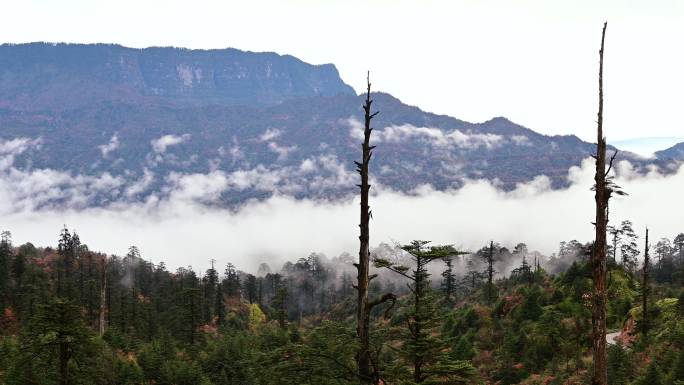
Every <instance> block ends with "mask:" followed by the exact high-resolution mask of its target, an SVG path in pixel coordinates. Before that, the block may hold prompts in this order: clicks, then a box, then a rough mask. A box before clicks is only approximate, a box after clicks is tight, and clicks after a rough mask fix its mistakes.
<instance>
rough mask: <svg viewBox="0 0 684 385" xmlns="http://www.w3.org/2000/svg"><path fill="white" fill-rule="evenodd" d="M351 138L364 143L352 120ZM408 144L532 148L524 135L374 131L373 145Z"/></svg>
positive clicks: (406, 128) (396, 129)
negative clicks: (421, 142) (505, 145)
mask: <svg viewBox="0 0 684 385" xmlns="http://www.w3.org/2000/svg"><path fill="white" fill-rule="evenodd" d="M347 123H348V125H349V127H350V131H349V134H350V136H351V137H352V138H354V139H358V140H363V125H362V124H361V122H360V121H359V120H358V119H356V118H353V117H352V118H349V119H348V120H347ZM408 140H420V141H424V142H425V143H428V144H430V145H431V146H434V147H440V148H450V147H457V148H461V149H467V150H473V149H477V148H486V149H488V150H491V149H495V148H498V147H501V146H503V145H504V144H507V143H510V144H513V145H517V146H528V145H530V144H531V143H530V141H529V138H528V137H526V136H524V135H511V136H503V135H497V134H491V133H476V132H463V131H460V130H452V131H445V130H442V129H439V128H435V127H416V126H413V125H411V124H402V125H398V126H387V127H384V128H382V129H374V130H373V142H374V143H402V142H406V141H408Z"/></svg>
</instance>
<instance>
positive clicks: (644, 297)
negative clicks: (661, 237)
mask: <svg viewBox="0 0 684 385" xmlns="http://www.w3.org/2000/svg"><path fill="white" fill-rule="evenodd" d="M649 249H650V246H649V244H648V227H647V228H646V245H645V246H644V269H643V280H642V282H641V310H642V313H641V314H642V316H641V332H642V333H643V336H644V340H645V339H646V337H647V336H648V329H649V326H650V317H649V316H650V314H649V310H648V296H649V294H650V293H651V287H650V281H649V278H650V277H649V274H650V270H651V257H650V255H649V254H648V251H649Z"/></svg>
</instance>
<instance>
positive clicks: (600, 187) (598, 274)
mask: <svg viewBox="0 0 684 385" xmlns="http://www.w3.org/2000/svg"><path fill="white" fill-rule="evenodd" d="M607 26H608V23H604V24H603V32H602V34H601V50H600V51H599V109H598V119H597V122H596V123H597V143H596V155H594V156H593V157H594V159H596V174H595V176H594V182H595V184H594V188H593V190H594V191H595V192H596V194H595V200H596V221H595V222H594V226H595V229H596V238H595V241H594V244H593V245H592V250H591V264H592V278H593V281H594V291H593V293H592V348H593V349H592V351H593V359H594V372H593V377H592V384H593V385H607V384H608V357H607V355H606V302H607V299H608V296H607V285H606V270H607V269H606V252H607V248H608V244H607V240H606V238H607V237H606V233H607V227H608V201H609V200H610V197H611V196H612V195H613V194H618V195H626V194H625V193H624V192H623V191H622V190H621V189H620V186H617V185H616V184H615V183H613V178H612V177H610V176H609V174H610V171H611V169H612V167H613V161H614V160H615V157H616V156H617V150H616V151H615V153H614V154H613V156H612V157H611V158H610V161H609V162H608V169H606V163H607V162H606V138H605V137H604V136H603V51H604V43H605V39H606V28H607Z"/></svg>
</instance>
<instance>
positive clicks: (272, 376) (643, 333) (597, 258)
mask: <svg viewBox="0 0 684 385" xmlns="http://www.w3.org/2000/svg"><path fill="white" fill-rule="evenodd" d="M605 33H606V26H605V25H604V29H603V37H602V41H601V51H600V55H599V65H600V69H599V109H598V111H599V112H598V120H597V123H598V125H597V143H596V153H595V154H594V159H595V164H596V174H595V179H594V181H595V185H594V186H593V191H594V193H595V205H596V206H595V207H596V218H595V221H594V222H593V224H591V226H593V227H594V229H595V231H596V237H595V239H593V240H588V241H586V240H585V241H584V242H580V241H578V240H569V241H567V242H561V243H560V245H559V247H558V251H557V252H555V253H553V254H551V255H544V254H542V253H540V252H537V251H533V250H531V249H530V248H528V245H526V244H525V243H512V244H505V243H503V242H497V240H496V239H482V242H481V248H479V249H478V250H461V249H459V248H458V247H456V246H454V245H456V244H458V243H459V240H458V239H454V242H453V244H435V243H432V242H429V240H414V241H411V242H409V243H406V244H387V243H380V244H379V246H377V247H371V245H372V244H374V243H373V242H372V241H371V240H372V234H373V226H372V225H373V221H372V216H373V213H372V210H371V207H372V199H373V197H372V196H371V194H370V191H371V184H370V181H371V180H372V172H373V167H372V159H373V153H374V151H376V150H377V151H382V146H381V145H379V146H378V147H376V146H375V145H374V144H373V135H372V133H373V127H372V123H373V119H374V118H375V116H376V115H377V113H378V112H377V111H376V107H378V108H379V109H380V110H381V109H382V106H375V105H374V104H373V98H372V95H373V94H372V92H371V83H370V80H368V81H367V90H366V94H365V102H364V104H363V106H362V110H360V111H359V115H360V116H361V113H362V114H363V125H364V127H363V141H362V142H361V143H360V145H361V152H360V160H359V161H358V162H355V164H356V167H357V172H358V176H359V182H358V189H359V190H358V192H359V198H360V212H359V217H360V222H359V253H358V257H357V256H355V255H351V254H348V253H345V254H342V255H339V256H334V257H329V256H326V255H323V254H318V253H311V254H310V255H302V256H301V258H299V259H297V260H292V261H288V262H286V263H284V264H283V265H282V266H281V265H277V266H276V265H269V264H267V263H262V264H261V265H260V266H259V267H258V269H257V271H243V270H242V269H241V267H240V266H237V265H233V264H232V263H228V264H227V265H225V266H219V265H218V264H217V263H216V262H215V261H214V260H211V261H202V262H201V264H202V265H207V266H210V268H209V269H207V270H205V271H196V270H194V269H193V268H192V267H190V266H188V267H180V268H177V269H170V268H168V267H167V266H166V265H165V263H164V262H163V261H155V262H153V261H152V260H150V259H148V258H146V256H145V254H144V250H140V249H138V247H136V246H130V247H129V248H128V253H127V254H126V255H123V256H117V255H108V254H103V253H100V252H95V251H92V250H91V249H90V248H89V247H88V246H87V239H81V238H80V237H79V235H78V234H77V233H76V232H74V231H72V230H70V229H69V228H68V227H66V226H65V227H64V228H63V229H61V231H59V229H55V233H56V234H55V244H54V245H52V246H49V247H36V246H34V245H33V244H31V243H25V244H21V245H19V244H14V243H13V242H12V234H11V233H10V231H4V232H3V233H2V237H1V240H0V383H2V384H7V385H52V384H55V385H57V384H58V385H90V384H98V385H99V384H101V385H114V384H116V385H143V384H145V385H148V384H149V385H151V384H155V385H195V384H198V385H248V384H250V385H258V384H263V385H271V384H273V385H277V384H283V385H284V384H311V385H314V384H333V385H343V384H377V385H379V384H413V385H416V384H501V385H503V384H530V385H531V384H540V385H541V384H546V385H549V384H597V385H604V384H611V385H618V384H625V385H627V384H638V385H658V384H663V385H665V384H669V385H682V384H684V233H680V234H672V239H668V238H662V239H650V238H649V230H648V229H638V228H634V226H633V224H632V222H631V221H630V220H629V218H613V217H612V216H609V214H610V211H609V203H610V202H611V201H610V199H611V198H612V197H614V196H616V195H627V194H629V191H623V189H622V188H621V187H620V186H618V185H617V184H616V183H615V180H614V177H613V175H614V174H611V171H612V167H613V161H614V159H615V157H616V155H617V152H615V153H614V154H611V153H609V151H607V144H606V139H605V137H604V135H603V131H602V122H603V81H602V79H603V46H604V44H603V38H605ZM626 199H629V197H627V198H626ZM587 226H590V224H587ZM682 231H684V228H682Z"/></svg>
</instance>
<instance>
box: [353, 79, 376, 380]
mask: <svg viewBox="0 0 684 385" xmlns="http://www.w3.org/2000/svg"><path fill="white" fill-rule="evenodd" d="M367 84H368V88H367V93H366V102H365V103H364V105H363V110H364V113H365V114H364V122H365V124H364V131H363V144H362V147H361V148H362V159H361V163H359V162H355V163H356V166H357V170H358V172H359V174H361V184H360V185H359V187H360V189H361V223H360V224H359V227H360V229H361V231H360V235H359V241H360V247H359V263H358V264H357V265H356V269H357V272H358V275H357V280H358V283H357V286H356V289H357V291H358V300H357V315H356V317H357V323H358V326H357V333H358V337H359V344H360V346H359V353H358V357H357V360H358V371H359V373H358V374H359V378H360V382H361V383H362V384H364V383H369V382H372V381H371V378H372V377H371V368H370V346H369V345H370V342H369V329H370V315H369V314H367V313H368V312H367V311H366V310H367V308H368V283H369V281H370V279H369V277H368V270H369V259H370V257H369V240H370V224H369V221H370V207H369V205H368V191H369V190H370V185H369V184H368V165H369V163H370V158H371V156H372V151H373V148H372V147H371V145H370V136H371V132H372V128H371V126H370V125H371V119H373V117H374V116H375V113H371V105H372V103H373V101H372V100H371V98H370V86H371V85H370V79H367Z"/></svg>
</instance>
